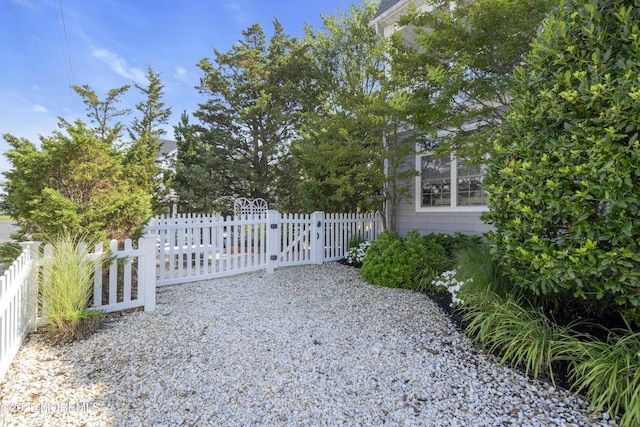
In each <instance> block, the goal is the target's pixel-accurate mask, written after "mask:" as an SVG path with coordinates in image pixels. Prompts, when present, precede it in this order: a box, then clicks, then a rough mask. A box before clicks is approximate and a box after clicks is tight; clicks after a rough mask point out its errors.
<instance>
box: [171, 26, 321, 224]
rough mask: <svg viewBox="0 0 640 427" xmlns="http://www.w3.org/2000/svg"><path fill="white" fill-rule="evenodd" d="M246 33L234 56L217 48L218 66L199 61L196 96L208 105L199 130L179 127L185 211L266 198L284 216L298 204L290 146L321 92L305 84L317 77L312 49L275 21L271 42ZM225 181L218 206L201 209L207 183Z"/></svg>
mask: <svg viewBox="0 0 640 427" xmlns="http://www.w3.org/2000/svg"><path fill="white" fill-rule="evenodd" d="M242 34H243V39H242V40H240V41H239V42H238V43H237V44H235V45H234V46H233V47H232V48H231V50H229V51H228V52H226V53H222V52H218V51H217V50H215V51H214V53H215V58H214V60H213V61H211V60H210V59H209V58H203V59H202V60H201V61H200V62H199V64H198V67H199V68H200V69H201V70H202V72H203V76H202V77H201V79H200V85H199V87H198V90H199V91H200V93H201V94H203V95H205V96H206V97H207V100H206V102H204V103H202V104H200V108H199V109H198V111H196V112H195V113H194V116H195V117H196V119H198V121H199V122H198V123H197V124H195V125H189V124H188V120H184V119H183V123H182V124H181V126H180V127H178V128H176V138H177V140H178V154H179V157H178V164H177V167H176V177H175V189H176V192H177V193H178V195H179V196H180V204H179V209H180V210H182V211H189V212H198V211H200V212H201V211H211V209H213V208H218V210H221V211H223V212H225V211H226V212H229V211H230V210H231V205H232V203H233V200H234V199H235V198H237V197H247V198H251V199H255V198H262V199H265V200H266V201H267V202H268V203H269V205H270V206H273V207H274V208H278V209H281V210H286V209H288V208H289V206H292V207H293V208H295V207H296V206H297V199H298V197H297V185H298V183H299V181H300V171H299V167H298V166H297V164H296V162H295V161H293V159H292V156H291V154H290V144H291V141H292V140H293V139H294V138H295V137H296V136H297V129H298V125H299V123H300V120H301V114H302V112H303V111H305V110H307V109H308V108H309V105H310V103H311V101H312V100H313V99H314V94H315V89H314V88H313V87H311V86H309V85H307V83H306V82H307V80H305V78H306V76H308V75H310V74H312V69H311V66H310V61H309V58H308V56H307V54H306V46H305V45H304V44H300V43H298V42H297V40H296V39H295V38H291V37H289V36H288V35H286V34H285V33H284V29H283V28H282V25H281V24H280V23H279V22H278V21H277V20H275V21H274V32H273V35H272V36H271V38H270V39H268V40H267V38H266V36H265V34H264V31H263V30H262V27H261V26H260V25H258V24H255V25H252V26H251V27H249V28H247V29H246V30H244V31H243V32H242ZM201 156H202V157H201ZM181 175H184V176H181ZM219 177H226V179H224V180H222V181H219V182H216V184H214V185H215V188H212V189H213V190H214V193H213V194H212V195H210V196H209V197H208V198H207V199H206V200H211V199H212V198H213V201H212V202H211V203H210V204H209V203H207V205H202V202H200V201H199V200H198V199H199V197H200V195H201V194H202V190H201V185H202V184H203V183H204V182H206V181H207V180H210V179H211V178H214V179H217V178H219ZM191 178H195V179H191ZM208 187H210V186H208Z"/></svg>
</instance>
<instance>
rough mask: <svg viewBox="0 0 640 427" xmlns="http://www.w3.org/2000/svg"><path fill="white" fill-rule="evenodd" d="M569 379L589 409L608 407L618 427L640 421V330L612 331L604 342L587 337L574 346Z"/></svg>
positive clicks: (635, 424)
mask: <svg viewBox="0 0 640 427" xmlns="http://www.w3.org/2000/svg"><path fill="white" fill-rule="evenodd" d="M575 353H576V354H575V356H574V358H573V359H572V361H571V378H572V380H573V381H574V385H575V386H576V389H577V390H576V391H577V392H578V393H579V392H585V393H586V395H587V397H589V399H590V406H589V407H590V409H593V410H598V411H599V410H602V409H603V408H604V407H607V410H608V412H609V414H610V415H611V416H612V417H616V416H617V415H618V414H619V413H622V418H621V419H620V425H621V426H637V425H639V424H640V332H634V331H632V330H631V329H628V330H619V331H611V332H610V334H609V338H608V340H607V341H606V342H600V341H594V340H589V341H586V342H583V343H581V345H580V346H579V347H577V348H576V352H575Z"/></svg>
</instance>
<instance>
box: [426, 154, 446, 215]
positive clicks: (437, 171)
mask: <svg viewBox="0 0 640 427" xmlns="http://www.w3.org/2000/svg"><path fill="white" fill-rule="evenodd" d="M421 167H422V206H423V207H430V206H451V158H450V157H449V156H446V157H441V158H434V156H432V155H426V156H422V165H421Z"/></svg>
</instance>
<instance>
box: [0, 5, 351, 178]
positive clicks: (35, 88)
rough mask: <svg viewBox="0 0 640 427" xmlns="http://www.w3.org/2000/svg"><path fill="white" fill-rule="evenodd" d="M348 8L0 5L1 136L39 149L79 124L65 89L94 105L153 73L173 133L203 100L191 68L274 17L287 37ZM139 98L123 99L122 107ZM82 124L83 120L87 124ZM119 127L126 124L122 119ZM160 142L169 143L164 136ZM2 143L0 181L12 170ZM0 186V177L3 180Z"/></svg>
mask: <svg viewBox="0 0 640 427" xmlns="http://www.w3.org/2000/svg"><path fill="white" fill-rule="evenodd" d="M351 2H352V1H350V0H297V1H295V0H153V1H151V0H5V1H3V2H2V4H1V5H0V58H1V59H2V61H1V66H0V134H5V133H9V134H11V135H14V136H17V137H25V138H28V139H29V140H30V141H32V142H34V143H38V141H39V138H38V135H44V136H49V135H51V133H52V132H53V131H54V130H56V129H57V122H58V119H57V118H58V117H59V116H62V117H64V118H66V119H69V120H75V119H78V118H81V119H83V120H84V119H86V114H85V108H84V105H83V104H82V102H81V99H80V97H79V96H78V95H77V94H76V93H75V92H74V91H73V90H72V89H71V88H70V86H71V85H73V84H75V85H78V86H81V85H83V84H88V85H89V86H91V87H92V88H93V89H94V90H95V91H96V92H97V93H98V95H99V96H101V97H102V96H103V95H104V94H105V93H106V92H107V91H108V90H109V89H112V88H116V87H120V86H123V85H125V84H131V85H132V86H133V84H132V83H134V82H137V83H139V84H141V85H142V86H143V87H144V86H146V81H145V80H144V75H145V73H146V70H147V66H149V65H150V66H151V67H152V68H153V70H154V71H155V72H156V73H159V74H160V78H161V80H162V82H163V84H164V86H165V95H164V102H165V103H166V105H167V106H170V107H171V108H172V111H173V114H172V117H171V119H170V125H174V124H176V123H177V122H178V119H179V117H180V114H181V113H182V111H185V110H186V111H187V112H188V113H191V112H193V111H195V110H196V109H197V105H198V103H200V102H204V98H203V97H202V96H201V95H200V94H198V92H197V91H196V90H195V89H194V86H195V85H196V84H198V79H199V77H200V76H201V73H200V70H199V69H198V68H197V67H196V64H197V63H198V61H200V59H202V58H204V57H209V58H212V57H213V49H214V48H215V49H217V50H219V51H222V52H226V51H228V50H229V49H230V48H231V46H232V45H233V44H234V43H236V42H237V41H238V40H239V39H241V38H242V34H241V32H242V30H243V29H245V28H247V27H249V26H250V25H252V24H254V23H259V24H260V25H261V26H262V27H263V29H264V30H265V32H266V33H267V34H270V33H271V31H272V28H273V26H272V22H273V19H274V17H277V18H278V20H279V21H280V22H281V23H282V25H283V26H284V29H285V32H286V33H287V34H289V35H291V36H301V35H302V33H303V32H302V29H303V27H304V24H305V23H309V24H312V25H313V26H314V27H316V28H318V27H319V25H320V15H321V14H323V15H328V14H332V13H334V12H336V11H338V10H343V11H345V10H348V7H349V4H350V3H351ZM142 100H143V97H142V95H141V94H139V92H138V91H137V90H135V88H133V87H132V89H130V90H129V93H128V95H127V96H126V97H124V98H123V102H122V103H121V104H120V105H121V106H122V107H123V108H133V107H134V105H135V103H137V102H140V101H142ZM87 120H88V119H87ZM123 121H125V122H126V120H123ZM166 137H167V138H173V132H172V130H170V131H169V132H168V133H167V135H166ZM8 148H9V146H8V144H7V143H6V141H5V140H4V138H0V153H2V156H1V157H0V172H3V171H5V170H7V169H8V168H10V163H9V162H8V161H7V160H6V158H5V156H4V153H5V152H6V151H7V149H8ZM2 179H3V177H0V180H2Z"/></svg>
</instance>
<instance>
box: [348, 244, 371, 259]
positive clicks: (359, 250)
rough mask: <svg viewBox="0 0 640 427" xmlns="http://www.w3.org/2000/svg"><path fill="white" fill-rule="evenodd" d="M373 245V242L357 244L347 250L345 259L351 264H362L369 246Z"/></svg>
mask: <svg viewBox="0 0 640 427" xmlns="http://www.w3.org/2000/svg"><path fill="white" fill-rule="evenodd" d="M369 246H371V242H362V243H360V244H359V245H358V246H355V247H353V248H351V249H349V250H348V251H347V254H346V255H345V259H346V261H347V263H349V264H358V263H360V264H362V261H364V257H365V255H366V252H367V248H368V247H369Z"/></svg>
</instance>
